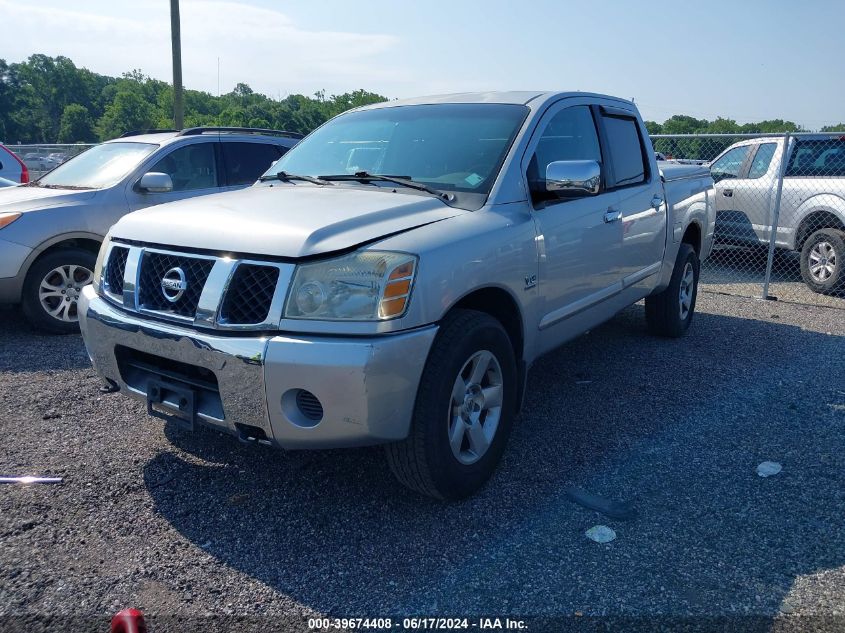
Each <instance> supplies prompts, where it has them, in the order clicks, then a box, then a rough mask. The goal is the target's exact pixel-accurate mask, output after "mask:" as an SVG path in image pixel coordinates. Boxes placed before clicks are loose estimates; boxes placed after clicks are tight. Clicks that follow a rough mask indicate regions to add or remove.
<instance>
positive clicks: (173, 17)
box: [170, 0, 185, 130]
mask: <svg viewBox="0 0 845 633" xmlns="http://www.w3.org/2000/svg"><path fill="white" fill-rule="evenodd" d="M170 40H171V44H172V48H173V124H174V126H175V127H176V129H177V130H181V129H182V128H183V127H185V98H184V96H183V94H182V33H181V29H180V26H179V0H170Z"/></svg>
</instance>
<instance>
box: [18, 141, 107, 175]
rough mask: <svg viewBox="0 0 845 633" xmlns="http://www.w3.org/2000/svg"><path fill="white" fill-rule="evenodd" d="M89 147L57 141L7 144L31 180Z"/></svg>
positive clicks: (84, 144) (85, 144)
mask: <svg viewBox="0 0 845 633" xmlns="http://www.w3.org/2000/svg"><path fill="white" fill-rule="evenodd" d="M89 147H93V145H91V144H87V143H73V144H67V143H55V144H52V145H43V144H39V145H6V149H8V150H11V151H12V152H14V153H15V154H16V155H17V156H18V158H20V159H21V160H22V161H23V163H24V165H26V168H27V170H29V177H30V179H31V180H35V179H36V178H40V177H41V176H43V175H44V174H46V173H47V172H48V171H50V170H52V169H55V168H56V167H58V166H59V165H61V164H62V163H63V162H65V161H66V160H67V159H69V158H73V157H74V156H76V155H77V154H79V153H81V152H84V151H85V150H86V149H88V148H89Z"/></svg>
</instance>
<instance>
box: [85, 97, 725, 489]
mask: <svg viewBox="0 0 845 633" xmlns="http://www.w3.org/2000/svg"><path fill="white" fill-rule="evenodd" d="M388 174H393V175H388ZM714 217H715V216H714V210H713V181H712V179H711V177H710V174H709V172H708V170H707V169H706V168H702V167H695V166H693V167H688V166H682V165H677V164H670V163H666V164H665V167H664V168H663V171H662V172H659V171H658V167H657V163H656V161H655V160H654V153H653V150H652V147H651V142H650V140H649V138H648V135H647V132H646V129H645V126H644V125H643V123H642V121H641V119H640V116H639V113H638V112H637V109H636V108H635V106H634V105H633V104H632V103H631V102H629V101H622V100H619V99H615V98H612V97H606V96H601V95H591V94H586V93H528V92H514V93H484V94H463V95H449V96H444V97H430V98H424V99H417V100H407V101H393V102H388V103H386V104H379V105H377V106H370V107H365V108H362V109H358V110H354V111H351V112H348V113H346V114H342V115H340V116H338V117H336V118H335V119H333V120H331V121H330V122H328V123H326V124H325V125H324V126H322V127H320V128H318V129H317V130H316V131H314V132H312V133H311V134H310V135H309V136H308V137H307V138H306V139H305V140H304V141H303V142H302V143H301V144H300V145H298V146H297V147H296V148H295V149H294V150H292V151H291V152H289V153H288V154H286V155H285V156H284V157H283V158H282V159H281V160H280V161H279V163H278V164H276V165H275V166H274V167H273V169H272V170H269V171H268V173H267V174H266V175H265V177H264V181H263V182H262V183H259V184H256V185H255V186H253V187H251V188H249V189H247V190H244V191H239V192H235V193H231V194H221V195H218V196H213V197H210V198H206V199H204V200H186V201H183V202H180V203H176V204H172V205H167V206H162V207H158V208H155V209H146V210H144V211H141V212H138V213H133V214H130V215H128V216H126V217H124V218H123V219H121V221H120V222H118V223H117V224H116V225H115V226H114V227H113V228H112V230H111V231H110V237H109V240H108V241H107V242H106V243H105V244H104V246H103V248H102V249H101V251H100V257H99V263H98V265H97V269H96V272H95V276H94V277H95V284H96V285H95V286H91V287H88V288H86V289H85V291H84V293H83V298H82V300H81V302H80V324H81V327H82V332H83V336H84V338H85V343H86V346H87V349H88V351H89V354H90V356H91V358H92V360H93V363H94V365H95V367H96V369H97V370H98V371H99V372H100V374H101V375H102V376H104V377H105V378H106V379H107V380H108V381H109V382H110V383H112V384H113V385H115V386H117V387H119V388H120V389H121V390H122V391H123V392H124V393H127V394H130V395H133V396H135V397H139V398H142V399H143V400H145V401H146V402H147V404H148V410H149V411H151V412H154V414H156V415H160V416H163V417H169V418H175V419H177V420H180V421H181V422H182V423H184V424H186V425H187V426H189V427H193V425H194V424H197V423H203V424H208V425H211V426H213V427H216V428H218V429H220V430H223V431H227V432H229V433H232V434H234V435H236V436H238V437H239V438H240V439H242V440H243V441H245V442H255V443H263V444H270V445H276V446H280V447H283V448H331V447H343V446H357V445H366V444H380V443H381V444H387V456H388V461H389V462H390V465H391V467H392V469H393V472H394V473H395V474H396V476H397V477H398V478H399V480H400V481H402V482H403V483H404V484H406V485H407V486H409V487H411V488H413V489H414V490H417V491H419V492H422V493H424V494H428V495H431V496H434V497H439V498H455V497H462V496H466V495H468V494H471V493H472V492H473V491H474V490H476V489H477V488H478V487H479V486H481V485H482V484H483V483H484V482H485V481H486V480H487V479H488V477H489V476H490V475H491V473H492V472H493V470H494V468H495V467H496V464H497V463H498V461H499V458H500V456H501V454H502V452H503V451H504V448H505V443H506V441H507V436H508V433H509V430H510V426H511V424H512V422H513V419H514V416H515V414H516V412H517V410H518V408H519V406H520V403H521V400H522V394H523V393H524V385H525V380H526V376H527V368H528V366H529V365H530V364H531V363H532V362H533V361H534V359H536V358H537V357H538V356H539V355H541V354H543V353H545V352H547V351H549V350H551V349H554V348H555V347H557V346H559V345H560V344H562V343H564V342H565V341H567V340H569V339H571V338H573V337H575V336H577V335H579V334H581V333H582V332H584V331H585V330H587V329H590V328H592V327H594V326H596V325H597V324H599V323H601V322H603V321H605V320H607V319H609V318H610V317H612V316H613V315H614V314H615V313H616V312H617V311H619V310H620V309H622V308H624V307H626V306H628V305H630V304H632V303H635V302H636V301H639V300H640V299H643V298H646V317H647V321H648V324H649V327H650V328H651V330H652V331H653V332H655V333H658V334H661V335H666V336H681V335H682V334H683V333H684V332H685V331H686V330H687V328H688V327H689V325H690V323H691V320H692V318H693V312H694V310H695V299H696V289H697V282H698V272H699V262H700V261H701V259H702V258H704V257H707V255H708V253H709V252H710V248H711V245H712V235H713V221H714ZM221 227H225V230H221ZM273 334H275V335H273Z"/></svg>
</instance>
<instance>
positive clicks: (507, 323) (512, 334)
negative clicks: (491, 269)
mask: <svg viewBox="0 0 845 633" xmlns="http://www.w3.org/2000/svg"><path fill="white" fill-rule="evenodd" d="M461 309H463V310H477V311H479V312H484V313H485V314H489V315H490V316H491V317H493V318H494V319H496V320H497V321H499V323H501V324H502V327H504V328H505V332H507V334H508V338H509V339H510V341H511V346H512V347H513V351H514V357H515V358H516V364H517V370H518V372H519V393H518V398H517V402H518V407H519V409H521V408H522V401H523V397H524V395H525V381H526V378H527V375H528V367H527V364H526V362H525V321H524V318H523V313H522V310H521V309H520V307H519V302H518V301H517V300H516V298H515V297H514V296H513V295H512V294H511V292H510V291H508V290H507V289H505V288H502V287H501V286H492V285H491V286H483V287H480V288H474V289H473V290H471V291H469V292H467V293H466V294H464V295H463V296H461V297H460V298H458V299H457V300H456V301H455V302H454V303H452V305H450V306H449V308H448V309H447V310H445V311H444V313H443V316H444V317H445V316H446V315H447V314H449V313H450V312H452V311H453V310H461Z"/></svg>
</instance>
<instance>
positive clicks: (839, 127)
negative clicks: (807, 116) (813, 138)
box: [819, 123, 845, 132]
mask: <svg viewBox="0 0 845 633" xmlns="http://www.w3.org/2000/svg"><path fill="white" fill-rule="evenodd" d="M819 131H820V132H845V123H837V124H836V125H825V126H824V127H823V128H822V129H821V130H819Z"/></svg>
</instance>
